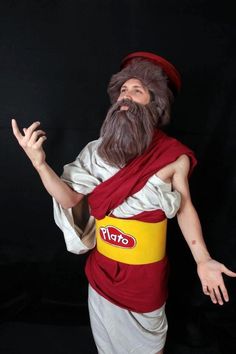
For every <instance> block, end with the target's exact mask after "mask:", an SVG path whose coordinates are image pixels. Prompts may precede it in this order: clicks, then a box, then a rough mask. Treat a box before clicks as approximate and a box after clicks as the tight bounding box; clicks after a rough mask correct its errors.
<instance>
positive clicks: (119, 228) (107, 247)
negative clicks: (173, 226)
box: [96, 216, 167, 264]
mask: <svg viewBox="0 0 236 354" xmlns="http://www.w3.org/2000/svg"><path fill="white" fill-rule="evenodd" d="M166 229H167V220H166V219H165V220H163V221H160V222H157V223H147V222H143V221H138V220H127V219H117V218H113V217H110V216H106V217H105V218H104V219H101V220H96V238H97V249H98V251H99V252H100V253H101V254H103V255H104V256H106V257H108V258H111V259H113V260H115V261H118V262H122V263H127V264H148V263H153V262H157V261H160V260H161V259H163V258H164V256H165V251H166Z"/></svg>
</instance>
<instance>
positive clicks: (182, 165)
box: [173, 154, 190, 177]
mask: <svg viewBox="0 0 236 354" xmlns="http://www.w3.org/2000/svg"><path fill="white" fill-rule="evenodd" d="M173 165H174V173H175V174H180V175H182V176H183V177H185V176H186V177H187V176H188V174H189V170H190V158H189V157H188V156H187V155H186V154H182V155H180V156H179V157H178V158H177V159H176V161H175V162H174V164H173Z"/></svg>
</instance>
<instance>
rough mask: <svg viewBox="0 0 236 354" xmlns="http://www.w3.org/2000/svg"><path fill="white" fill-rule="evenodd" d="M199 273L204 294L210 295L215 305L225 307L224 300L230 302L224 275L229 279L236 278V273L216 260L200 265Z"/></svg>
mask: <svg viewBox="0 0 236 354" xmlns="http://www.w3.org/2000/svg"><path fill="white" fill-rule="evenodd" d="M197 271H198V275H199V278H200V280H201V283H202V290H203V293H204V294H205V295H209V296H210V298H211V301H212V302H213V303H214V304H217V303H218V304H219V305H223V303H224V302H223V300H224V301H226V302H227V301H229V295H228V291H227V289H226V287H225V284H224V279H223V276H222V273H224V274H226V275H228V276H229V277H236V273H234V272H232V271H231V270H229V269H228V268H226V267H225V266H224V264H222V263H219V262H217V261H215V260H214V259H210V260H208V261H206V262H201V263H199V264H198V269H197Z"/></svg>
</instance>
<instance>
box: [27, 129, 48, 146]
mask: <svg viewBox="0 0 236 354" xmlns="http://www.w3.org/2000/svg"><path fill="white" fill-rule="evenodd" d="M45 134H46V133H45V132H44V131H43V130H41V129H39V130H35V131H34V132H33V133H32V135H31V137H30V139H29V141H28V146H32V145H33V144H35V143H36V142H37V140H38V138H40V137H41V136H44V135H45Z"/></svg>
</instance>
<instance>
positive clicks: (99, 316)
mask: <svg viewBox="0 0 236 354" xmlns="http://www.w3.org/2000/svg"><path fill="white" fill-rule="evenodd" d="M88 305H89V315H90V322H91V328H92V332H93V336H94V340H95V343H96V346H97V349H98V352H99V354H128V353H133V354H155V353H157V352H158V351H160V350H161V349H162V348H163V347H164V345H165V341H166V334H167V328H168V325H167V319H166V315H165V305H164V306H162V307H161V308H160V309H158V310H155V311H152V312H148V313H137V312H133V311H128V310H126V309H123V308H121V307H119V306H116V305H114V304H112V303H111V302H110V301H108V300H106V299H105V298H104V297H102V296H100V295H99V294H98V293H97V292H96V291H95V290H94V289H93V288H92V287H91V286H89V297H88Z"/></svg>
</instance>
